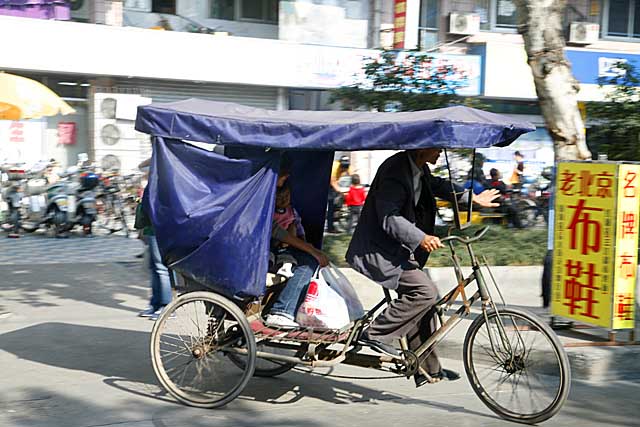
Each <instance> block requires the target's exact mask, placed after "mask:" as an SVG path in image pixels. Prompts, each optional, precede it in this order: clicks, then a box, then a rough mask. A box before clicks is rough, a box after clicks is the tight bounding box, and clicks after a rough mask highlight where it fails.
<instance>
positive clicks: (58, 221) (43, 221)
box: [22, 168, 99, 237]
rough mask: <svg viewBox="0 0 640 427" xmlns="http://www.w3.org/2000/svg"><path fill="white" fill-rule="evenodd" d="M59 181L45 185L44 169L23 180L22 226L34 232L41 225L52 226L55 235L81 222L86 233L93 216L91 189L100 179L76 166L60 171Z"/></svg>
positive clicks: (94, 211)
mask: <svg viewBox="0 0 640 427" xmlns="http://www.w3.org/2000/svg"><path fill="white" fill-rule="evenodd" d="M60 178H62V179H61V180H60V181H58V182H56V183H54V184H52V185H47V180H46V178H45V177H44V175H43V173H42V172H40V173H39V174H32V176H31V177H30V178H29V179H28V180H27V182H26V186H25V188H26V192H25V194H26V202H25V209H24V212H23V220H22V229H23V230H25V231H27V232H33V231H35V230H37V229H38V228H40V227H41V226H45V227H48V228H50V229H52V231H53V234H54V235H55V236H56V237H65V236H66V233H67V232H69V231H70V230H71V229H72V228H73V227H74V226H75V225H81V226H82V227H83V231H84V233H85V234H86V235H89V234H91V231H92V230H91V225H92V223H93V222H94V221H95V219H96V214H97V210H96V202H95V194H94V193H93V189H94V188H95V186H96V185H97V181H98V180H99V178H98V176H97V175H96V174H95V173H93V172H81V173H79V171H78V170H77V169H75V168H72V169H70V170H69V171H67V172H66V173H63V174H60Z"/></svg>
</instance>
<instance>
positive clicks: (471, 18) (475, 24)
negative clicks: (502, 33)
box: [449, 12, 480, 35]
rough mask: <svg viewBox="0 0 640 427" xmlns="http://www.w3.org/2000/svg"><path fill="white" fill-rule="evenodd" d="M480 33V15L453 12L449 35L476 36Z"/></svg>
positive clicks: (450, 17)
mask: <svg viewBox="0 0 640 427" xmlns="http://www.w3.org/2000/svg"><path fill="white" fill-rule="evenodd" d="M479 31H480V15H475V14H473V13H458V12H451V15H449V34H465V35H470V34H476V33H478V32H479Z"/></svg>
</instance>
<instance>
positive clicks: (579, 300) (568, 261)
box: [551, 162, 640, 330]
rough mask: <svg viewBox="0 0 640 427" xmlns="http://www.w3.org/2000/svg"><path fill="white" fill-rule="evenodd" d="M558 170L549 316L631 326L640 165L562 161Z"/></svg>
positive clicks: (618, 327) (620, 326)
mask: <svg viewBox="0 0 640 427" xmlns="http://www.w3.org/2000/svg"><path fill="white" fill-rule="evenodd" d="M557 171H558V172H557V174H556V202H555V233H554V254H553V277H552V301H551V314H553V315H558V316H561V317H565V318H568V319H573V320H576V321H579V322H582V323H587V324H591V325H595V326H600V327H603V328H607V329H611V330H614V329H632V328H633V327H634V316H635V312H634V308H635V301H634V300H635V298H634V295H635V283H636V269H637V264H638V248H637V242H638V219H639V214H640V164H622V163H614V162H561V163H559V164H558V169H557Z"/></svg>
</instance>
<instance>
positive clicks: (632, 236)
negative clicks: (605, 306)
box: [613, 164, 640, 329]
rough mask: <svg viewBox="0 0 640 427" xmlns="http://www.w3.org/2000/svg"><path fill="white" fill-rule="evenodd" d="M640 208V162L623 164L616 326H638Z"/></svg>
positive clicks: (621, 172) (617, 231)
mask: <svg viewBox="0 0 640 427" xmlns="http://www.w3.org/2000/svg"><path fill="white" fill-rule="evenodd" d="M639 210H640V165H630V164H622V165H620V168H619V170H618V213H617V215H616V255H615V264H614V271H615V276H614V277H615V280H614V288H613V329H630V328H633V327H634V315H635V313H634V311H635V310H634V308H635V287H636V271H637V268H636V267H637V263H638V215H639Z"/></svg>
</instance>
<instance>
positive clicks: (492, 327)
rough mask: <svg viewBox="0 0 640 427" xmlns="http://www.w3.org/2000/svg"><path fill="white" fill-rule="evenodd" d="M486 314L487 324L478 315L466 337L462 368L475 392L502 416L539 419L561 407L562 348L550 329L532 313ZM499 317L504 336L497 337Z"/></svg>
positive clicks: (563, 386)
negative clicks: (464, 367) (465, 370)
mask: <svg viewBox="0 0 640 427" xmlns="http://www.w3.org/2000/svg"><path fill="white" fill-rule="evenodd" d="M487 316H488V320H489V321H488V322H486V320H485V319H484V318H482V319H481V320H478V321H477V322H476V324H475V325H474V326H472V327H471V328H470V330H469V334H471V336H470V337H468V339H467V340H466V342H467V346H465V354H467V355H468V356H465V366H466V367H467V370H468V372H470V375H471V376H472V377H471V379H472V381H471V382H472V386H473V387H474V390H475V391H476V392H477V393H478V396H479V397H480V399H482V400H483V401H484V402H485V403H486V404H487V405H488V406H489V407H490V408H491V409H493V410H494V411H496V412H497V413H498V414H500V415H501V416H503V417H504V418H507V419H510V420H512V421H520V422H523V421H525V420H526V422H532V423H533V422H540V421H544V420H545V419H547V418H549V417H550V416H552V415H553V414H554V413H555V412H556V411H557V409H558V408H559V407H560V406H561V405H562V403H563V402H564V399H565V398H566V394H567V391H568V383H567V382H566V381H563V380H562V378H563V377H566V376H568V375H569V374H568V373H566V372H568V366H566V365H565V363H566V362H565V361H566V356H565V355H564V350H563V349H562V347H560V346H559V345H558V344H557V341H554V340H553V339H552V334H553V332H552V331H550V330H548V328H546V329H545V327H544V325H543V326H540V323H536V322H535V321H533V320H532V318H531V319H530V318H529V316H531V315H528V314H525V313H523V314H520V312H519V311H516V310H512V309H508V308H506V309H503V310H501V312H500V319H498V318H497V317H498V315H497V314H496V312H490V313H488V314H487ZM500 321H501V322H502V325H504V332H505V336H504V337H500V335H499V334H500V330H501V326H500V323H499V322H500ZM503 339H504V340H506V342H504V343H503ZM492 343H493V346H492ZM506 345H508V346H509V347H510V348H508V347H505V346H506ZM559 397H561V398H560V399H559Z"/></svg>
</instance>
